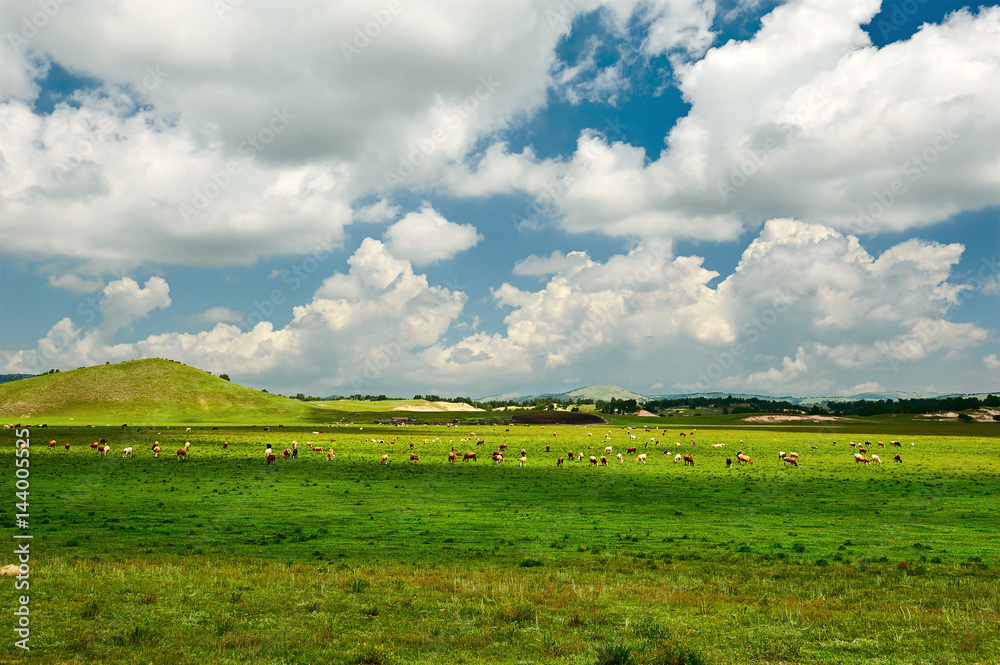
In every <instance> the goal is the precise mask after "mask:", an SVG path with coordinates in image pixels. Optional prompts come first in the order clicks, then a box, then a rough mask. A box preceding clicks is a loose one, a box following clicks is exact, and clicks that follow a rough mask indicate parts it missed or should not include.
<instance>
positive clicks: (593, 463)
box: [590, 455, 597, 466]
mask: <svg viewBox="0 0 1000 665" xmlns="http://www.w3.org/2000/svg"><path fill="white" fill-rule="evenodd" d="M590 466H597V458H596V457H594V456H593V455H591V456H590Z"/></svg>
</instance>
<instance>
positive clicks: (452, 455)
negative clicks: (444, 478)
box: [448, 453, 458, 464]
mask: <svg viewBox="0 0 1000 665" xmlns="http://www.w3.org/2000/svg"><path fill="white" fill-rule="evenodd" d="M456 461H458V457H457V456H456V455H455V453H448V464H454V463H455V462H456Z"/></svg>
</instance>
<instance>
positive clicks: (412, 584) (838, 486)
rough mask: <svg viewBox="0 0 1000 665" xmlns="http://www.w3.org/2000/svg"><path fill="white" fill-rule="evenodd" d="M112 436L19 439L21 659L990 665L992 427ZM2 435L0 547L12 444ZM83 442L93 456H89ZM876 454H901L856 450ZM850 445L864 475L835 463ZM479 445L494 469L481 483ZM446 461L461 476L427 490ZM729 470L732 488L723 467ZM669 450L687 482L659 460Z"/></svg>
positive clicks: (738, 426) (680, 426)
mask: <svg viewBox="0 0 1000 665" xmlns="http://www.w3.org/2000/svg"><path fill="white" fill-rule="evenodd" d="M206 376H208V375H206ZM208 378H210V379H211V378H213V377H210V376H208ZM216 381H217V380H216ZM303 406H305V407H308V408H312V407H310V405H303ZM398 413H399V412H396V414H397V415H398ZM354 415H355V416H359V415H364V414H354ZM421 415H422V414H421ZM449 415H450V414H449ZM455 415H456V417H458V414H455ZM472 415H475V414H461V417H463V418H465V417H471V416H472ZM716 418H718V422H717V423H715V424H713V423H712V422H711V420H714V419H716ZM255 419H256V416H255ZM118 420H122V419H121V418H119V419H118ZM137 420H142V422H155V421H154V420H145V419H138V418H130V419H128V422H132V423H133V424H132V425H131V426H130V427H128V428H126V429H124V430H123V429H121V428H120V427H106V426H103V425H101V426H95V427H84V426H80V425H76V424H74V425H73V426H72V427H70V426H68V425H66V424H64V425H59V426H51V425H50V426H49V427H45V428H39V427H35V428H32V430H31V439H30V441H31V447H30V457H29V458H28V459H29V460H30V463H31V466H30V471H31V476H30V481H31V496H30V501H31V505H30V511H29V512H30V516H31V517H30V532H31V533H33V534H34V535H35V538H34V540H33V542H32V560H31V565H32V577H31V607H32V610H31V611H32V614H31V618H32V624H31V625H32V634H31V639H32V641H31V645H32V651H31V654H30V659H29V658H24V657H23V655H22V656H20V658H21V661H22V662H38V663H65V662H74V663H148V662H156V663H160V662H168V661H169V662H171V663H207V662H211V663H248V662H255V663H321V662H322V663H487V662H489V663H495V664H507V663H510V664H512V665H513V664H514V663H587V664H593V663H636V664H640V665H641V664H646V663H658V664H659V663H714V664H716V665H724V664H730V663H732V664H737V663H740V664H742V663H765V662H769V663H777V662H779V661H781V662H784V663H839V662H843V663H851V664H852V665H853V664H890V663H891V664H896V663H900V664H901V663H921V664H922V663H997V662H1000V628H998V619H1000V616H998V608H997V598H998V597H1000V581H998V570H1000V568H998V564H1000V545H998V543H997V538H996V532H997V524H998V517H1000V516H998V514H997V511H998V509H1000V503H998V501H997V497H998V496H1000V494H998V492H1000V456H998V454H997V452H998V446H997V442H998V440H1000V439H998V437H997V428H996V426H995V425H992V424H971V425H959V424H956V423H935V424H930V423H915V422H913V421H912V419H891V418H886V419H881V420H868V419H865V420H856V421H845V422H839V423H833V424H829V425H827V424H823V425H816V424H812V425H802V426H793V425H784V426H780V427H778V426H775V427H751V426H749V425H747V424H745V423H740V422H739V421H736V420H733V419H732V418H730V417H727V416H721V415H720V416H712V417H711V418H710V417H704V418H690V417H685V418H684V421H685V422H676V423H675V422H673V421H678V420H680V419H679V418H664V419H652V420H651V419H641V418H625V417H613V418H611V420H612V422H611V423H609V424H608V425H605V426H591V427H589V428H583V427H560V426H547V427H537V426H532V427H526V426H511V427H485V426H484V427H478V426H469V425H462V426H460V427H445V426H431V425H419V426H402V427H380V426H372V425H369V424H363V423H353V424H348V423H347V422H343V423H338V424H336V425H330V426H321V425H315V424H310V425H295V424H294V422H295V417H294V416H290V417H286V416H285V414H281V415H277V414H276V415H275V416H274V417H273V419H272V422H271V423H270V424H271V425H272V426H271V428H270V431H265V430H264V428H263V426H257V427H252V426H249V425H231V426H227V425H220V426H219V428H218V429H213V428H212V427H211V426H209V425H208V424H199V423H208V422H209V421H208V420H207V419H202V420H192V421H191V431H187V430H186V427H182V426H181V427H179V426H176V425H158V426H154V427H152V428H148V427H147V426H146V425H137V424H135V422H134V421H137ZM326 420H327V421H332V419H331V418H330V417H329V416H326ZM653 421H655V422H657V423H663V422H669V425H667V426H666V429H663V427H664V426H663V425H660V426H659V427H656V428H653V427H650V428H649V431H647V428H646V427H645V425H651V424H652V423H653ZM694 421H697V422H696V423H695V422H694ZM703 421H704V422H703ZM95 422H96V420H95ZM112 422H114V420H112ZM216 422H219V423H222V422H224V421H222V420H219V421H216ZM278 422H283V423H285V425H286V426H284V427H278V426H277V425H275V423H278ZM628 422H636V423H642V424H643V426H642V427H638V428H637V429H636V430H628V429H624V427H625V426H626V423H628ZM692 423H694V424H692ZM118 424H120V423H118ZM263 424H264V423H260V424H259V425H263ZM695 427H696V428H697V429H696V430H694V431H693V432H692V429H693V428H695ZM137 429H140V430H141V431H137ZM848 430H853V431H848ZM609 431H610V433H611V439H610V441H609V443H610V445H612V446H613V449H614V453H618V452H619V451H621V452H623V453H624V452H625V448H627V447H628V446H629V445H635V446H637V447H638V448H639V451H638V452H645V453H647V455H648V458H649V459H648V463H647V464H645V465H643V464H639V463H636V462H635V461H634V459H635V454H630V455H628V457H627V459H626V462H625V463H624V464H618V462H617V460H616V459H615V458H614V457H613V455H611V456H609V458H610V459H609V461H610V465H609V466H608V467H600V468H592V467H590V466H589V465H588V464H587V462H572V463H570V462H566V463H565V464H564V465H563V466H562V467H557V465H556V460H557V458H558V457H560V456H562V457H566V456H567V452H568V451H569V450H573V451H574V452H580V451H582V452H584V453H585V455H586V456H587V457H589V456H590V455H595V456H600V455H601V454H602V452H603V449H604V446H605V445H608V443H606V442H605V433H607V432H609ZM682 431H683V432H684V433H685V435H686V436H685V437H681V436H680V433H681V432H682ZM588 434H590V435H591V436H588ZM631 435H635V436H636V441H635V442H633V441H632V440H631V439H630V438H629V437H630V436H631ZM4 437H5V441H4V446H3V449H2V450H3V453H2V454H0V458H2V464H3V468H7V469H8V470H9V473H10V475H9V477H10V478H11V482H10V483H8V487H9V488H11V489H10V494H11V496H10V497H9V499H10V500H9V501H8V502H7V505H6V509H7V515H6V519H7V523H8V524H11V523H12V522H13V519H14V513H15V512H17V511H16V510H15V507H14V503H15V499H14V496H13V492H14V490H13V488H12V485H13V478H14V456H15V453H14V448H15V446H14V444H15V431H13V430H4ZM99 437H105V438H107V439H108V441H109V442H110V444H111V446H112V450H113V454H112V455H111V456H109V457H100V456H98V455H97V453H96V452H94V451H93V450H91V449H90V447H89V445H88V444H89V443H91V442H93V441H97V440H98V438H99ZM650 438H652V439H653V441H652V442H649V439H650ZM373 439H374V440H375V441H374V442H373ZM477 439H484V440H485V442H486V443H485V445H483V446H476V440H477ZM692 439H694V440H695V445H694V446H691V445H690V441H691V440H692ZM890 439H899V440H901V441H902V442H903V447H902V448H893V447H888V446H887V447H886V448H884V449H882V448H878V447H877V443H876V442H877V441H878V440H883V441H885V442H886V444H888V441H889V440H890ZM49 440H55V441H56V442H57V446H56V447H54V448H51V449H47V448H46V447H45V444H46V443H47V442H48V441H49ZM293 440H294V441H297V442H298V444H299V448H300V449H301V452H300V454H299V459H297V460H291V459H288V460H284V459H279V460H278V461H277V462H276V463H275V464H274V465H272V466H268V465H266V464H265V462H264V459H263V452H264V445H265V443H271V444H272V446H273V447H274V448H275V449H276V450H277V451H278V452H279V457H280V452H281V451H282V450H283V449H285V448H290V447H291V442H292V441H293ZM657 440H658V441H659V443H658V444H657V443H656V441H657ZM740 440H742V441H743V444H742V446H741V445H740ZM851 440H853V441H855V442H863V441H865V440H870V441H872V443H873V446H872V449H871V452H877V453H879V454H880V455H882V460H883V462H884V463H883V464H882V465H881V466H878V465H875V466H871V467H868V466H864V465H861V466H858V465H856V464H855V463H854V461H853V458H852V455H853V452H854V450H855V449H854V448H851V447H850V445H849V441H851ZM154 441H157V442H159V443H160V446H161V449H162V450H163V452H162V453H161V455H160V457H159V458H158V459H154V458H153V456H152V453H151V452H150V447H151V445H152V443H153V442H154ZM187 441H190V443H191V449H190V455H189V458H188V459H186V460H183V461H178V460H177V459H176V458H175V456H174V455H173V451H175V450H176V449H177V448H179V447H181V446H183V444H184V443H185V442H187ZM223 441H228V442H229V444H230V445H229V447H228V449H225V450H224V449H223V446H222V444H223ZM834 441H836V442H837V443H836V444H834V443H833V442H834ZM646 442H649V445H648V447H644V443H646ZM675 442H681V443H682V445H680V446H676V445H674V444H675ZM64 443H69V444H70V450H69V451H66V450H64V449H63V444H64ZM411 443H412V444H413V451H414V452H416V453H417V454H418V455H419V456H420V457H421V459H420V460H419V461H416V462H410V461H409V460H408V457H409V454H410V450H411V448H410V444H411ZM501 443H506V444H507V445H508V446H509V453H510V454H509V455H508V456H507V461H506V462H505V463H504V464H503V465H502V466H497V465H493V464H491V463H490V460H489V453H490V452H492V451H493V450H494V449H496V448H497V447H499V445H500V444H501ZM716 443H725V444H726V447H724V448H713V447H712V444H716ZM911 443H913V444H914V446H913V448H910V444H911ZM124 446H132V447H133V448H134V453H133V455H134V456H133V457H132V458H131V459H123V458H122V457H121V450H122V448H123V447H124ZM312 446H321V447H323V448H324V449H330V448H333V449H335V450H336V457H335V458H334V459H333V460H331V461H327V460H326V455H325V453H319V452H313V451H312V450H310V448H311V447H312ZM546 446H548V447H549V451H548V452H547V451H546ZM453 447H454V448H455V449H456V450H457V451H458V452H459V453H462V452H466V451H476V452H477V453H480V459H479V460H478V461H476V462H471V461H470V462H464V463H463V462H459V463H458V464H456V465H450V464H448V462H447V454H448V452H449V451H450V450H451V449H452V448H453ZM741 447H742V449H743V450H745V451H746V452H747V453H748V454H750V455H751V456H752V457H753V458H754V462H755V463H754V464H753V465H752V466H744V467H734V468H731V469H727V468H726V465H725V458H726V457H732V458H735V453H736V451H737V449H739V448H741ZM521 448H525V449H526V450H527V460H528V461H527V466H526V467H525V468H519V467H518V466H517V457H518V456H519V451H520V450H521ZM779 450H785V451H789V450H794V451H796V452H798V453H799V454H800V456H801V461H800V466H799V467H798V468H786V467H785V466H784V464H783V463H782V462H780V461H779V459H778V451H779ZM678 451H680V452H683V453H686V454H691V455H692V456H693V457H694V460H695V466H694V467H690V466H683V465H681V464H675V463H673V461H672V459H673V455H674V454H676V452H678ZM665 452H666V453H667V454H664V453H665ZM614 453H613V454H614ZM894 453H899V454H900V455H901V456H902V458H903V463H902V464H894V463H892V461H891V458H892V455H893V454H894ZM382 454H388V455H389V456H390V461H389V464H388V465H379V464H378V463H377V462H378V460H379V458H380V457H381V455H382ZM10 531H12V530H10V529H8V532H10ZM9 542H12V541H9ZM10 558H11V555H8V556H7V559H10ZM0 563H2V564H6V563H10V561H8V560H0ZM14 598H15V595H14V592H9V593H7V594H5V595H4V596H3V601H2V603H0V612H2V613H3V615H4V616H6V617H8V618H10V617H12V614H11V612H12V611H13V605H14ZM8 620H9V619H8ZM12 643H13V638H12V637H11V638H8V643H7V644H5V645H4V646H3V649H4V652H3V653H5V654H6V657H7V658H8V659H11V660H14V659H17V658H18V657H19V655H18V652H17V651H16V650H14V649H13V648H12Z"/></svg>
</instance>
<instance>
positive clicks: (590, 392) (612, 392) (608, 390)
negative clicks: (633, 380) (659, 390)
mask: <svg viewBox="0 0 1000 665" xmlns="http://www.w3.org/2000/svg"><path fill="white" fill-rule="evenodd" d="M559 397H561V398H563V399H592V400H594V401H595V402H596V401H597V400H603V401H605V402H607V401H610V400H611V399H634V400H635V401H637V402H645V401H646V400H647V399H649V398H648V397H646V396H644V395H640V394H639V393H634V392H632V391H630V390H625V389H624V388H620V387H618V386H587V387H586V388H577V389H576V390H570V391H569V392H565V393H562V394H560V395H559Z"/></svg>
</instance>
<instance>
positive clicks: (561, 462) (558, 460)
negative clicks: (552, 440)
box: [556, 457, 563, 466]
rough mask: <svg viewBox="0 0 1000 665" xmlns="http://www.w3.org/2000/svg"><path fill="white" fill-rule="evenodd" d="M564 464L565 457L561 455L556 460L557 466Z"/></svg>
mask: <svg viewBox="0 0 1000 665" xmlns="http://www.w3.org/2000/svg"><path fill="white" fill-rule="evenodd" d="M562 465H563V458H562V457H560V458H559V459H557V460H556V466H562Z"/></svg>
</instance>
